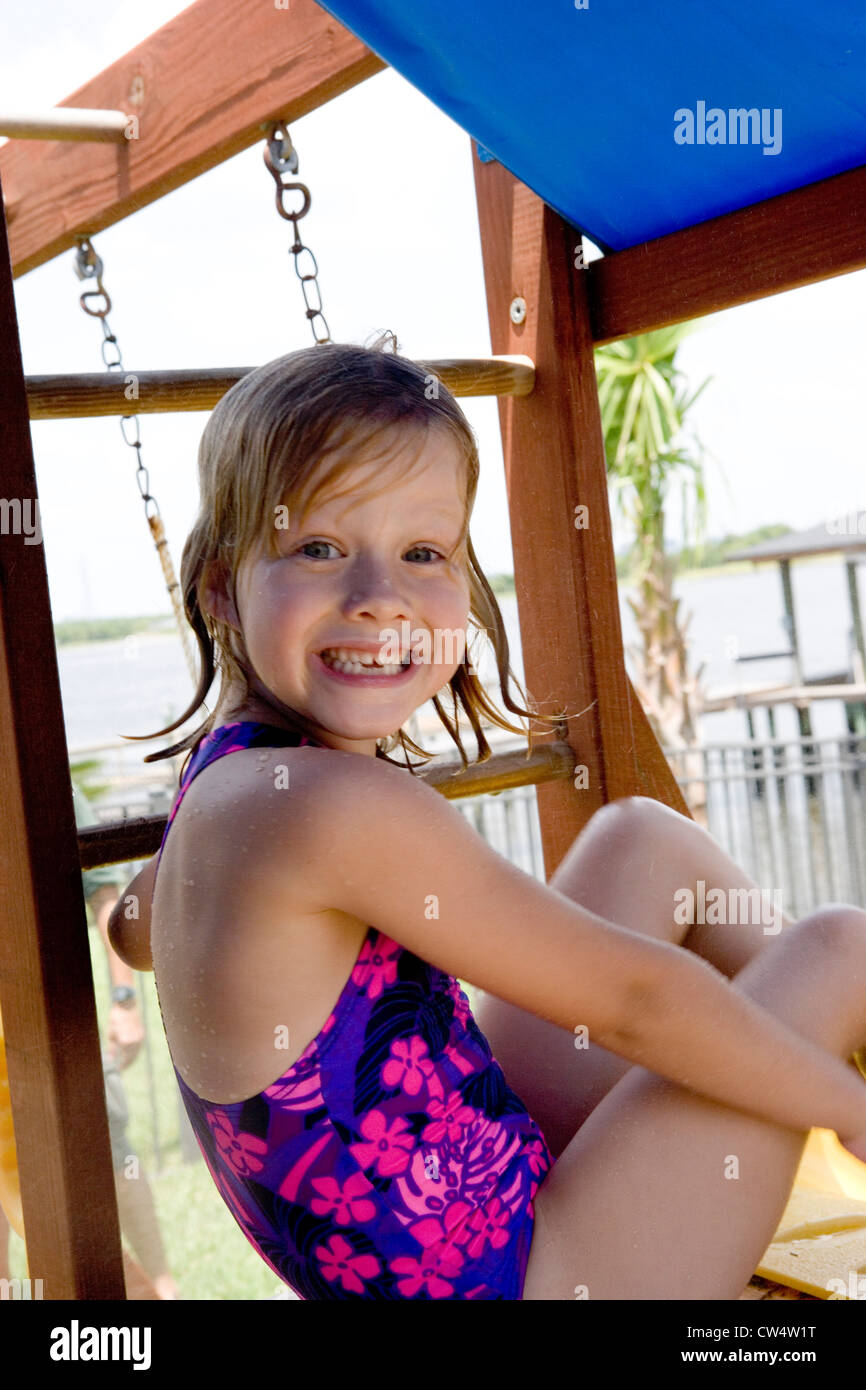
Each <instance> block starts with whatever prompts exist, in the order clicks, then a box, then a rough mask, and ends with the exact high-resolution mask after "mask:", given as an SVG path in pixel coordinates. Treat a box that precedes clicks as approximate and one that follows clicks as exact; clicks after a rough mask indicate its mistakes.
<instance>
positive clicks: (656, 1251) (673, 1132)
mask: <svg viewBox="0 0 866 1390" xmlns="http://www.w3.org/2000/svg"><path fill="white" fill-rule="evenodd" d="M864 981H866V913H863V912H860V911H859V910H858V909H856V908H845V907H830V908H826V909H822V910H821V911H819V912H817V913H814V914H813V915H812V916H811V917H807V918H804V919H803V920H802V921H800V922H797V923H796V924H795V925H793V926H792V927H791V928H790V929H789V930H788V931H787V932H784V933H783V934H782V936H781V937H780V939H779V941H778V944H777V945H776V946H775V947H774V949H773V950H772V951H764V952H761V953H760V954H759V955H758V956H757V957H756V958H755V959H754V960H752V961H751V963H750V964H749V965H747V966H746V967H745V968H744V969H743V970H741V971H740V973H739V974H738V975H737V976H736V979H735V980H734V983H733V985H732V988H734V989H740V990H742V991H743V993H745V994H747V995H749V996H750V997H751V998H753V999H755V1000H756V1001H757V1002H758V1003H759V1004H761V1005H762V1006H763V1007H764V1008H766V1009H767V1010H768V1011H769V1012H771V1013H774V1014H775V1015H776V1016H777V1017H778V1018H780V1019H782V1020H783V1021H784V1022H785V1023H787V1024H788V1025H789V1026H790V1027H792V1028H794V1029H796V1030H797V1031H798V1032H800V1033H802V1034H803V1036H805V1037H807V1038H810V1039H811V1040H812V1041H814V1042H816V1043H818V1044H820V1045H821V1046H823V1047H825V1048H827V1049H828V1050H830V1051H832V1052H835V1053H836V1054H837V1055H838V1056H840V1057H849V1056H850V1054H851V1052H852V1051H853V1050H854V1049H855V1048H857V1047H860V1046H862V1044H863V1043H864V1041H866V988H864ZM805 1140H806V1134H805V1133H800V1132H797V1131H794V1130H790V1129H785V1128H783V1127H781V1126H778V1125H775V1124H773V1123H771V1122H769V1121H764V1120H759V1119H757V1118H755V1117H753V1116H749V1115H745V1114H743V1113H742V1112H740V1111H736V1110H733V1109H731V1108H729V1107H727V1106H723V1105H720V1104H718V1103H717V1102H715V1101H710V1100H706V1099H704V1098H701V1097H698V1096H695V1095H694V1094H693V1093H691V1092H688V1091H686V1090H684V1089H683V1088H682V1087H679V1086H677V1085H675V1084H674V1083H673V1082H670V1081H667V1080H665V1079H663V1078H661V1077H659V1076H657V1075H655V1074H654V1073H652V1072H650V1071H648V1070H647V1069H645V1068H643V1067H637V1066H634V1067H632V1068H631V1069H630V1071H629V1073H628V1075H627V1076H625V1077H624V1078H623V1079H622V1080H621V1081H620V1082H619V1083H618V1084H617V1085H616V1086H615V1087H614V1088H613V1090H612V1091H611V1092H610V1093H609V1094H608V1095H607V1096H606V1097H605V1098H604V1100H602V1101H601V1102H600V1103H599V1105H598V1106H597V1107H596V1109H595V1110H594V1111H593V1113H592V1115H591V1116H590V1117H589V1119H588V1120H587V1121H586V1123H585V1124H584V1125H583V1127H582V1128H581V1129H580V1130H579V1131H578V1133H577V1134H576V1135H575V1136H574V1138H573V1139H572V1141H571V1143H570V1144H569V1145H568V1147H567V1148H566V1150H565V1152H564V1153H563V1154H562V1156H561V1157H560V1158H559V1159H558V1160H557V1162H556V1163H555V1164H554V1166H553V1168H552V1169H551V1171H550V1172H549V1173H548V1175H547V1177H546V1179H545V1181H544V1183H543V1184H542V1186H541V1188H540V1189H539V1191H538V1193H537V1195H536V1199H535V1212H536V1225H535V1231H534V1235H533V1242H532V1249H531V1252H530V1259H529V1265H528V1268H527V1276H526V1282H525V1287H524V1293H523V1297H524V1298H527V1299H548V1300H549V1299H555V1300H562V1299H572V1298H575V1297H581V1296H583V1297H587V1296H588V1297H589V1298H591V1299H736V1298H738V1297H739V1296H740V1294H741V1293H742V1291H743V1289H744V1288H745V1287H746V1285H747V1284H748V1282H749V1279H750V1278H751V1277H752V1274H753V1273H754V1270H755V1266H756V1265H757V1264H758V1262H759V1261H760V1259H761V1256H762V1255H763V1253H764V1251H765V1250H766V1248H767V1246H768V1244H769V1243H770V1241H771V1240H772V1238H773V1235H774V1233H775V1231H776V1229H777V1227H778V1223H779V1220H780V1218H781V1215H782V1212H783V1211H784V1208H785V1205H786V1202H787V1200H788V1196H789V1194H790V1190H791V1186H792V1183H793V1180H794V1175H795V1173H796V1170H797V1166H798V1164H799V1162H800V1157H801V1155H802V1150H803V1146H804V1143H805ZM575 1290H577V1291H578V1292H577V1293H576V1292H575ZM584 1290H585V1292H584Z"/></svg>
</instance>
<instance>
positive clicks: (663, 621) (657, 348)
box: [595, 324, 709, 802]
mask: <svg viewBox="0 0 866 1390" xmlns="http://www.w3.org/2000/svg"><path fill="white" fill-rule="evenodd" d="M693 330H694V325H692V324H676V325H674V326H673V327H671V328H663V329H659V330H658V331H656V332H654V333H642V334H640V335H639V336H638V337H635V338H626V339H623V340H622V341H620V342H616V343H611V344H609V345H607V346H605V347H601V348H597V349H596V352H595V363H596V372H597V376H598V395H599V406H600V409H601V421H602V429H603V432H604V447H605V454H606V457H607V468H608V476H609V478H610V481H611V484H612V489H613V491H614V493H615V495H616V498H617V501H618V504H619V509H620V512H621V514H624V515H625V517H626V518H627V519H628V521H629V522H630V525H631V528H632V529H633V533H634V541H633V545H632V549H631V551H630V555H629V558H630V560H631V561H632V563H633V565H634V577H635V579H636V582H637V588H638V597H637V599H636V600H633V599H631V598H629V599H628V603H629V607H630V608H631V610H632V612H633V613H634V615H635V619H636V621H637V625H638V628H639V630H640V633H641V638H642V646H641V648H639V649H635V648H633V647H632V648H630V649H629V650H630V653H631V655H632V657H633V659H634V662H635V681H634V684H635V689H636V690H637V693H638V694H639V696H640V698H641V700H642V702H643V706H644V709H645V710H646V712H647V716H648V718H649V720H650V723H651V724H652V726H653V730H654V732H655V734H656V737H657V738H658V739H659V741H660V742H661V743H662V744H664V745H666V746H668V747H675V748H682V749H683V750H684V751H685V750H687V749H689V748H691V747H692V746H693V745H694V744H695V742H696V740H697V729H696V722H695V717H696V713H697V710H698V708H699V704H700V699H701V694H702V691H701V689H700V685H699V682H700V677H701V674H702V672H703V669H704V666H703V663H702V664H701V666H700V667H699V668H698V670H697V671H692V670H691V669H690V663H689V657H688V641H687V636H686V634H687V629H688V624H689V621H690V619H689V618H685V619H683V617H682V616H681V615H680V600H679V599H677V598H675V597H674V594H673V579H674V571H675V562H674V560H673V559H672V557H671V556H670V555H668V554H667V553H666V550H665V503H666V501H667V499H668V494H669V492H670V488H671V486H672V485H673V484H674V483H675V482H679V483H680V484H681V496H682V514H683V522H684V530H685V532H686V539H690V538H693V539H694V541H695V542H696V543H698V544H700V542H701V541H702V540H703V538H704V535H705V527H706V493H705V488H704V473H703V453H704V451H703V448H702V446H701V444H700V443H699V441H698V440H696V439H693V440H692V441H690V442H689V443H684V442H683V439H682V436H683V432H684V426H685V415H686V412H687V411H688V410H689V408H690V407H691V406H692V405H693V404H694V402H695V400H696V399H697V397H698V396H699V395H700V393H701V391H703V389H704V387H705V386H706V385H707V382H706V381H705V382H703V384H702V385H701V386H700V387H699V388H698V390H697V391H696V392H695V393H694V395H692V396H688V395H687V393H686V390H685V387H684V383H683V380H682V372H681V371H680V370H679V368H677V367H676V365H675V362H674V359H675V357H676V352H677V348H678V347H679V345H680V343H681V342H682V340H683V338H685V337H686V335H687V334H689V333H691V332H693ZM708 380H709V378H708ZM689 799H690V801H694V800H697V801H699V802H700V801H701V800H702V798H701V797H694V796H693V795H691V794H690V797H689Z"/></svg>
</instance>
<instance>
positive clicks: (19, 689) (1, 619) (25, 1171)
mask: <svg viewBox="0 0 866 1390" xmlns="http://www.w3.org/2000/svg"><path fill="white" fill-rule="evenodd" d="M0 432H2V440H3V456H2V472H0V507H2V509H0V730H2V734H0V738H2V746H0V805H2V815H0V1009H2V1013H3V1024H4V1029H5V1033H6V1051H7V1061H8V1067H9V1082H10V1088H11V1095H12V1114H13V1121H14V1125H15V1138H16V1142H17V1150H18V1168H19V1173H20V1179H21V1201H22V1206H23V1212H24V1225H25V1228H26V1235H27V1256H28V1266H29V1273H30V1277H31V1278H33V1279H41V1280H42V1281H43V1292H44V1297H45V1298H51V1299H99V1298H111V1299H122V1298H124V1297H125V1289H124V1280H123V1264H122V1259H121V1249H120V1229H119V1225H118V1219H117V1206H116V1201H115V1195H114V1174H113V1171H112V1165H111V1152H110V1148H109V1139H108V1120H107V1116H106V1109H105V1086H104V1082H103V1075H102V1064H101V1058H100V1053H99V1036H98V1032H97V1025H96V1004H95V1000H94V996H93V981H92V978H91V971H90V950H89V946H88V939H87V921H86V917H85V911H84V897H83V893H82V886H81V869H80V865H79V860H78V849H77V838H76V830H75V817H74V813H73V807H72V787H71V783H70V778H69V756H68V751H67V747H66V735H65V731H64V723H63V709H62V705H61V699H60V681H59V677H58V672H57V654H56V650H55V645H54V630H53V626H52V622H51V606H50V602H49V595H48V579H47V575H46V570H45V556H44V552H43V549H42V544H41V525H40V522H39V513H38V497H37V492H36V477H35V473H34V468H33V455H32V451H31V446H30V424H29V420H28V415H27V398H26V395H25V390H24V375H23V372H22V367H21V352H20V345H19V341H18V325H17V320H16V317H15V302H14V298H13V293H12V271H11V267H10V264H9V251H8V244H7V240H6V228H5V222H4V220H3V218H2V217H0Z"/></svg>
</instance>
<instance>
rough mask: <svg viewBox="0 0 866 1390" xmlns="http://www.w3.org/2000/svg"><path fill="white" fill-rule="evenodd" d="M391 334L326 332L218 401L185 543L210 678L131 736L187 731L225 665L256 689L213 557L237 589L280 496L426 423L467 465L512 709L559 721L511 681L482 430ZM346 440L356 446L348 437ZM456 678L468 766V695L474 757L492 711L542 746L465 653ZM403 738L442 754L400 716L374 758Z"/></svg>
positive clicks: (479, 615)
mask: <svg viewBox="0 0 866 1390" xmlns="http://www.w3.org/2000/svg"><path fill="white" fill-rule="evenodd" d="M389 342H394V343H395V344H396V340H395V339H394V338H393V335H392V334H385V335H383V336H381V337H380V338H379V339H378V340H377V341H376V342H375V343H373V344H372V346H370V347H366V346H363V347H362V346H357V345H355V344H349V343H324V344H316V345H315V346H314V347H310V348H302V349H300V350H298V351H296V352H290V353H288V354H287V355H286V356H285V357H278V358H276V359H275V360H274V361H272V362H267V363H266V364H265V365H264V366H263V367H259V368H257V369H256V370H255V371H252V372H250V373H249V374H248V375H247V376H245V377H243V378H242V379H241V380H240V381H239V382H237V383H236V385H234V386H233V387H232V388H231V390H230V391H228V392H227V393H226V395H225V396H223V397H222V399H221V400H220V401H219V402H218V404H217V406H216V408H215V409H214V411H213V412H212V414H211V416H210V419H209V420H208V423H207V425H206V426H205V429H204V433H203V434H202V438H201V443H200V445H199V451H198V473H199V493H200V506H199V513H198V516H197V518H196V521H195V524H194V525H193V528H192V530H191V531H190V533H189V536H188V537H187V540H186V544H185V545H184V549H183V557H182V560H181V574H180V583H181V589H182V592H183V602H184V610H185V613H186V617H187V620H188V622H189V624H190V627H191V628H192V630H193V632H194V633H195V636H196V640H197V642H198V649H199V656H200V659H201V678H200V680H199V683H198V688H197V690H196V692H195V695H194V696H193V698H192V700H191V701H190V703H189V705H188V706H187V708H186V709H185V710H184V712H183V714H181V715H180V716H179V717H178V718H177V719H176V720H175V721H174V722H173V723H172V724H168V725H166V727H165V728H163V729H160V730H158V731H157V732H156V733H154V734H144V735H137V736H129V735H125V736H124V737H138V738H145V739H147V738H159V737H161V736H163V735H165V734H167V733H170V732H171V731H172V730H173V729H177V728H178V727H179V726H180V725H181V724H183V723H184V722H185V721H186V720H187V719H188V718H189V717H190V716H191V715H193V714H195V712H196V711H197V710H199V709H200V708H201V706H202V705H203V703H204V700H205V697H206V696H207V693H208V691H209V690H210V688H211V686H212V685H213V682H214V679H215V676H216V674H217V672H219V674H220V677H221V687H220V688H221V691H224V690H226V689H227V688H228V686H229V685H230V684H234V683H235V682H239V683H240V686H241V687H246V691H247V693H248V694H249V692H250V686H249V680H248V676H247V671H248V669H249V668H250V666H251V663H250V661H249V657H248V655H247V653H246V650H245V646H244V642H243V638H242V636H241V634H239V633H238V632H237V630H236V629H235V628H233V627H232V626H231V625H230V624H229V623H226V622H224V621H222V620H221V619H219V618H217V617H215V616H213V615H212V614H211V613H209V612H205V611H203V610H202V608H201V606H200V602H199V588H200V584H201V581H202V578H203V575H204V571H205V567H206V566H212V567H213V569H212V571H211V573H213V574H216V575H219V576H221V577H222V579H223V582H224V584H225V586H226V588H227V589H228V591H229V592H230V593H231V594H232V595H234V592H235V584H236V577H237V573H238V569H239V567H240V565H241V563H242V562H243V560H244V559H245V558H246V556H247V555H248V554H249V553H250V552H251V551H253V550H255V549H256V548H257V547H259V546H262V545H263V544H264V546H265V547H266V548H267V549H268V551H269V553H276V549H277V527H276V526H275V520H274V518H275V515H276V511H277V508H278V507H280V506H288V508H289V511H290V514H295V511H294V509H295V508H297V509H298V511H297V514H299V515H301V514H303V513H304V512H305V511H306V510H307V509H308V508H309V507H311V506H312V505H314V504H315V502H316V500H317V499H318V498H319V497H320V496H321V495H322V494H323V493H325V492H326V491H327V492H329V493H332V492H333V490H334V484H335V483H337V482H338V481H339V479H340V478H341V477H342V475H343V474H345V473H346V472H348V471H349V469H350V468H355V467H357V466H358V457H357V454H358V450H359V449H363V448H364V447H365V446H368V445H370V444H371V443H372V442H374V441H375V440H376V439H377V437H379V436H380V435H382V434H384V433H386V432H387V431H388V430H389V429H391V428H392V427H393V426H395V425H396V426H405V427H406V429H407V430H409V429H414V430H418V431H421V432H422V437H423V435H425V434H426V432H427V431H429V430H431V429H436V430H440V431H442V432H443V433H444V434H445V435H446V437H447V436H450V437H451V439H452V440H453V442H454V443H455V444H456V446H457V449H458V451H459V455H460V457H461V459H462V461H463V463H464V465H465V480H466V500H465V512H464V525H463V537H462V542H461V544H462V549H463V555H464V556H465V565H466V576H467V579H468V583H469V591H470V604H469V617H470V621H471V622H472V624H473V625H474V626H475V627H476V628H477V629H478V630H479V631H484V632H486V633H487V634H488V636H489V639H490V641H491V644H492V646H493V650H494V653H495V656H496V665H497V669H498V672H499V685H500V691H501V695H502V703H503V704H504V705H505V707H506V708H507V709H509V710H510V711H512V713H514V714H518V715H520V716H521V717H523V718H526V719H529V720H530V721H531V720H533V719H536V720H540V721H542V722H544V723H548V722H549V723H555V722H556V721H557V719H558V718H559V717H560V716H557V715H554V716H546V715H542V714H539V713H538V712H537V710H535V709H534V708H533V709H526V708H524V707H522V706H521V705H518V704H517V703H515V701H514V700H513V699H512V697H511V695H510V693H509V690H508V682H509V679H511V680H513V681H514V683H515V685H516V686H517V688H518V690H520V693H521V695H522V696H523V697H524V698H526V692H525V691H523V689H522V687H521V686H520V685H519V683H518V682H517V680H516V678H515V676H514V674H513V672H512V670H511V666H510V660H509V650H508V639H507V636H506V632H505V623H504V620H503V617H502V613H501V610H500V608H499V604H498V603H497V601H496V597H495V595H494V593H493V590H492V589H491V587H490V585H489V583H488V581H487V579H486V578H485V576H484V574H483V572H482V570H481V567H480V565H479V564H478V560H477V558H476V556H475V552H474V549H473V546H472V541H471V539H470V537H469V517H470V515H471V512H472V507H473V505H474V502H475V494H476V490H477V487H478V475H479V458H478V448H477V444H476V441H475V436H474V433H473V431H472V428H471V426H470V425H469V422H468V420H467V419H466V417H465V415H464V414H463V412H462V410H461V409H460V407H459V405H458V404H457V401H456V400H455V398H454V396H453V395H452V394H451V392H450V391H449V390H448V389H447V388H446V387H445V386H444V385H443V384H442V382H441V381H439V380H438V379H437V378H435V377H433V376H431V375H430V374H429V373H426V372H425V371H424V369H423V368H422V367H421V366H420V365H419V364H418V363H417V362H413V361H412V360H411V359H410V358H407V357H403V356H401V355H399V354H398V353H397V352H396V350H394V351H386V348H387V346H388V344H389ZM349 444H351V446H352V447H351V449H350V448H346V447H345V446H347V445H349ZM331 453H333V454H334V456H335V457H334V461H333V463H332V465H331V467H330V468H325V469H324V470H320V467H319V466H320V464H321V463H322V461H323V460H324V459H325V458H326V457H327V455H329V454H331ZM320 473H321V476H318V477H316V475H318V474H320ZM467 650H468V648H467ZM448 687H449V689H450V692H451V700H452V704H453V715H452V717H450V718H449V716H448V715H447V714H446V712H445V710H444V709H443V706H442V703H441V701H440V698H439V695H440V693H441V692H438V693H437V694H436V695H435V696H434V697H433V699H432V703H433V706H434V708H435V710H436V712H437V714H438V715H439V718H440V720H441V721H442V724H443V725H444V727H445V728H446V729H447V731H448V733H449V734H450V736H451V738H452V739H453V740H454V743H455V744H456V745H457V748H458V750H459V753H460V757H461V760H462V762H463V765H464V767H466V766H468V765H469V759H468V757H467V755H466V752H465V749H464V747H463V743H462V741H461V738H460V732H459V728H458V706H462V708H463V710H464V712H465V714H466V717H467V718H468V720H469V724H470V725H471V728H472V730H473V733H474V735H475V740H476V744H477V756H476V758H475V761H476V762H485V761H486V760H487V759H488V758H489V757H490V746H489V744H488V743H487V740H486V738H485V737H484V732H483V730H482V727H481V718H482V716H483V717H486V718H487V719H488V720H489V721H490V722H491V723H493V724H496V725H498V726H499V727H500V728H503V729H507V730H508V731H509V732H511V733H521V734H524V733H525V734H526V736H527V737H528V739H529V743H530V747H531V741H532V732H531V726H530V728H529V729H527V730H524V728H523V727H522V726H520V725H517V724H514V723H511V722H510V721H509V720H508V719H506V718H505V717H504V716H503V715H502V713H501V712H500V711H499V710H498V709H497V708H496V706H495V705H494V704H493V703H492V702H491V700H490V698H489V697H488V695H487V692H486V691H485V689H484V686H483V685H482V684H481V682H480V681H479V679H478V677H477V675H476V674H475V673H474V671H472V670H471V669H469V664H468V663H467V662H465V661H462V662H461V664H460V666H459V667H458V668H457V670H456V671H455V673H454V675H453V676H452V677H451V679H450V681H449V682H448ZM444 689H445V687H443V690H444ZM281 714H282V715H283V718H285V719H286V720H287V722H288V723H290V724H295V725H296V726H297V728H298V730H299V732H301V733H303V734H306V735H307V736H308V737H310V738H312V739H313V741H316V738H317V735H316V732H315V729H314V727H313V726H312V725H311V724H310V723H309V722H308V721H307V720H306V719H305V718H304V717H303V715H301V714H299V713H297V712H295V711H291V713H286V711H285V710H281ZM215 719H216V710H214V711H213V712H212V713H211V714H210V715H209V717H208V718H207V719H206V720H205V722H204V723H203V724H201V725H200V726H199V727H198V728H197V729H196V730H195V732H194V733H191V734H189V735H188V736H187V737H186V738H184V739H182V740H181V741H180V742H179V743H175V744H173V745H172V746H171V747H169V748H163V749H160V750H158V751H157V752H154V753H149V754H148V755H147V756H146V757H145V759H144V761H145V762H147V763H150V762H156V761H157V760H158V759H160V758H169V757H173V756H174V755H175V754H177V753H180V752H182V751H183V750H184V749H189V750H190V754H192V753H193V752H194V751H195V748H196V747H197V745H198V743H199V742H200V741H201V739H202V738H203V737H204V736H205V735H206V734H207V733H209V732H210V730H211V729H212V728H213V726H214V721H215ZM398 746H400V747H401V748H402V750H403V754H404V758H405V763H401V764H398V766H410V764H409V760H408V757H406V755H407V753H408V752H410V751H411V752H412V753H413V754H415V755H417V756H420V757H421V758H424V759H429V758H430V757H432V756H433V755H432V754H431V753H428V752H427V751H426V750H425V749H423V748H420V747H419V746H418V744H417V743H415V742H414V741H413V739H412V738H410V736H409V735H408V734H407V733H406V732H405V731H404V730H403V729H402V728H401V729H399V730H398V731H397V733H395V734H390V735H388V736H387V737H384V738H381V739H379V740H378V742H377V749H376V756H377V757H384V758H385V759H386V760H387V761H389V762H390V761H392V760H391V759H389V758H388V757H387V755H388V753H389V752H391V751H392V750H393V749H394V748H396V747H398ZM181 775H182V774H181Z"/></svg>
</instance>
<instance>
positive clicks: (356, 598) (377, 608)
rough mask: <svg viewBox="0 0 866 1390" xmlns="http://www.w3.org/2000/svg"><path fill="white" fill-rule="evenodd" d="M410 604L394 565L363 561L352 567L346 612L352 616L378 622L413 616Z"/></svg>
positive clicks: (344, 607) (345, 606)
mask: <svg viewBox="0 0 866 1390" xmlns="http://www.w3.org/2000/svg"><path fill="white" fill-rule="evenodd" d="M410 606H411V605H410V603H409V599H408V597H407V596H406V594H405V592H404V589H403V586H402V584H401V583H400V581H399V577H397V576H395V574H394V572H393V569H392V567H391V565H389V564H388V563H386V562H383V561H376V560H373V559H361V558H359V560H358V561H357V563H356V564H355V565H353V566H352V569H351V572H350V573H349V574H348V575H347V578H346V597H345V599H344V602H343V611H344V613H346V615H347V616H350V617H361V616H363V615H364V614H369V615H370V616H372V617H374V618H375V619H377V620H378V621H379V622H391V621H394V620H395V619H397V620H400V619H408V618H409V617H410V611H409V610H410Z"/></svg>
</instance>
